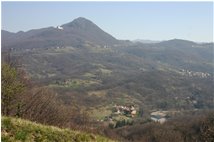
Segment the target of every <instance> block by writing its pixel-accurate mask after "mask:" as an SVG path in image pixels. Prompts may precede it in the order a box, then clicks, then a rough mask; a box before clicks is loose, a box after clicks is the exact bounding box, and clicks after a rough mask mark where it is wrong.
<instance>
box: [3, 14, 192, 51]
mask: <svg viewBox="0 0 214 142" xmlns="http://www.w3.org/2000/svg"><path fill="white" fill-rule="evenodd" d="M127 43H128V44H131V43H160V44H161V45H166V46H167V45H168V44H170V46H171V44H174V45H177V44H188V45H189V44H193V45H194V44H196V43H194V42H190V41H186V40H176V39H175V40H170V41H169V42H168V41H153V40H135V41H132V42H130V41H128V40H125V41H123V40H118V39H116V38H115V37H113V36H111V35H110V34H108V33H106V32H105V31H103V30H102V29H101V28H99V27H98V26H97V25H96V24H94V23H93V22H91V21H90V20H88V19H86V18H82V17H79V18H77V19H74V20H73V21H72V22H69V23H67V24H63V25H61V26H57V27H47V28H41V29H33V30H29V31H27V32H23V31H20V32H17V33H12V32H8V31H5V30H2V48H3V49H10V48H43V47H58V46H59V47H65V46H73V47H81V46H84V45H85V44H93V45H99V46H102V47H107V46H114V45H127Z"/></svg>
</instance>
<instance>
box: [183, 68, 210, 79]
mask: <svg viewBox="0 0 214 142" xmlns="http://www.w3.org/2000/svg"><path fill="white" fill-rule="evenodd" d="M180 74H181V75H183V76H184V75H185V76H189V77H200V78H207V77H210V74H209V73H203V72H193V71H189V70H184V69H181V70H180Z"/></svg>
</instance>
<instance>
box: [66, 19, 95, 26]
mask: <svg viewBox="0 0 214 142" xmlns="http://www.w3.org/2000/svg"><path fill="white" fill-rule="evenodd" d="M62 26H63V27H81V28H85V27H86V26H95V24H94V23H93V22H91V21H90V20H88V19H86V18H84V17H78V18H76V19H74V20H73V21H72V22H69V23H67V24H64V25H62Z"/></svg>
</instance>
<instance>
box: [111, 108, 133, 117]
mask: <svg viewBox="0 0 214 142" xmlns="http://www.w3.org/2000/svg"><path fill="white" fill-rule="evenodd" d="M114 108H115V114H123V115H131V117H134V116H135V115H136V114H137V110H136V109H135V107H134V105H130V106H122V105H115V106H114Z"/></svg>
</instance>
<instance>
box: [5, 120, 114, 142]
mask: <svg viewBox="0 0 214 142" xmlns="http://www.w3.org/2000/svg"><path fill="white" fill-rule="evenodd" d="M1 136H2V141H4V142H16V141H22V142H25V141H26V142H30V141H34V142H41V141H46V142H65V141H66V142H74V141H75V142H82V141H84V142H91V141H93V142H96V141H99V142H111V141H112V140H110V139H108V138H105V137H102V136H99V135H94V134H89V133H84V132H79V131H72V130H69V129H60V128H57V127H53V126H45V125H41V124H37V123H35V122H30V121H27V120H23V119H17V118H12V117H2V131H1ZM112 142H113V141H112Z"/></svg>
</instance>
